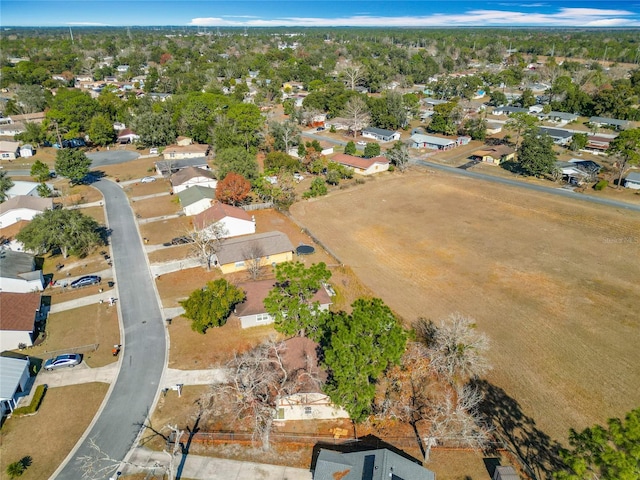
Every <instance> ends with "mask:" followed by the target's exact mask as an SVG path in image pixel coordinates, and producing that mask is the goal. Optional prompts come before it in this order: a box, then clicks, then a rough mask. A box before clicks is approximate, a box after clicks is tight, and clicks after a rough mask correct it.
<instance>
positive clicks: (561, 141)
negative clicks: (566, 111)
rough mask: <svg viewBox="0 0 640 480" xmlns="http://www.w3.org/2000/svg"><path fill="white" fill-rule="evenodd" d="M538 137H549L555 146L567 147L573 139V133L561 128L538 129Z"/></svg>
mask: <svg viewBox="0 0 640 480" xmlns="http://www.w3.org/2000/svg"><path fill="white" fill-rule="evenodd" d="M538 135H549V136H550V137H551V139H552V140H553V143H555V144H556V145H568V144H569V142H570V141H571V137H573V132H570V131H569V130H563V129H562V128H549V127H540V128H538Z"/></svg>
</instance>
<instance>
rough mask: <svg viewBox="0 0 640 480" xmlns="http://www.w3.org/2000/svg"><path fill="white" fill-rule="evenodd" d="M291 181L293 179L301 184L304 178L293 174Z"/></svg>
mask: <svg viewBox="0 0 640 480" xmlns="http://www.w3.org/2000/svg"><path fill="white" fill-rule="evenodd" d="M293 179H294V180H295V181H296V182H301V181H302V180H304V177H303V176H302V175H300V174H299V173H294V174H293Z"/></svg>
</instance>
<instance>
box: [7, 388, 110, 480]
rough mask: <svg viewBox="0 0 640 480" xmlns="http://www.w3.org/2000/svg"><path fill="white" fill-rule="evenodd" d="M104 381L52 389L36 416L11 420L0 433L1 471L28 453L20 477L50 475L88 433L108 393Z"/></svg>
mask: <svg viewBox="0 0 640 480" xmlns="http://www.w3.org/2000/svg"><path fill="white" fill-rule="evenodd" d="M108 387H109V386H108V385H107V384H105V383H87V384H83V385H73V386H68V387H64V388H51V389H49V390H48V391H47V393H46V394H45V397H44V400H43V402H42V405H41V407H40V410H39V411H38V413H37V415H34V416H30V417H13V418H10V419H8V420H7V421H6V422H5V424H4V425H3V427H2V431H1V432H0V443H1V444H0V471H1V472H2V475H3V477H2V478H5V477H4V473H5V471H6V468H7V465H8V464H10V463H12V462H15V461H18V460H20V459H21V458H23V457H25V456H27V455H28V456H30V457H31V458H32V464H31V466H30V467H29V468H27V470H26V471H25V473H24V474H23V475H22V476H21V477H20V479H21V480H40V479H42V478H49V477H50V476H51V474H52V473H53V472H54V471H55V469H56V468H58V465H60V464H61V463H62V461H63V460H64V458H65V457H66V456H67V455H68V454H69V452H70V451H71V449H72V448H73V446H74V445H75V444H76V442H77V441H78V439H79V438H80V436H81V435H82V434H83V433H84V432H85V430H86V428H87V427H88V426H89V423H90V422H91V420H92V419H93V416H94V415H95V413H96V412H97V411H98V407H99V406H100V404H101V403H102V400H103V399H104V396H105V395H106V393H107V389H108Z"/></svg>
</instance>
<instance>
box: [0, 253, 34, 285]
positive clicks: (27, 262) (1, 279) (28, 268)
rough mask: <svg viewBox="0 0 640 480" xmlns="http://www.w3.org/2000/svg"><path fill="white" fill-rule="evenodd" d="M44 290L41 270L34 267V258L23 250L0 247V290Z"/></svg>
mask: <svg viewBox="0 0 640 480" xmlns="http://www.w3.org/2000/svg"><path fill="white" fill-rule="evenodd" d="M43 290H44V277H43V275H42V270H38V269H37V268H36V258H35V257H34V256H33V255H31V254H29V253H24V252H14V251H13V250H8V249H5V248H2V249H0V291H2V292H13V293H29V292H41V291H43Z"/></svg>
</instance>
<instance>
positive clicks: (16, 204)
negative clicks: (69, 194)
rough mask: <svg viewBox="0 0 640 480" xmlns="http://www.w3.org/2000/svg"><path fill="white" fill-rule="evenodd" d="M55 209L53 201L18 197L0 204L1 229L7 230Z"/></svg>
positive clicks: (29, 196) (32, 197) (26, 196)
mask: <svg viewBox="0 0 640 480" xmlns="http://www.w3.org/2000/svg"><path fill="white" fill-rule="evenodd" d="M52 208H53V199H51V198H41V197H34V196H31V195H16V196H15V197H12V198H10V199H9V200H7V201H6V202H3V203H0V228H6V227H8V226H10V225H13V224H14V223H18V222H19V221H21V220H32V219H33V217H35V216H36V215H38V214H39V213H42V212H44V211H45V210H51V209H52Z"/></svg>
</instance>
